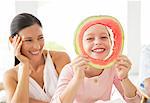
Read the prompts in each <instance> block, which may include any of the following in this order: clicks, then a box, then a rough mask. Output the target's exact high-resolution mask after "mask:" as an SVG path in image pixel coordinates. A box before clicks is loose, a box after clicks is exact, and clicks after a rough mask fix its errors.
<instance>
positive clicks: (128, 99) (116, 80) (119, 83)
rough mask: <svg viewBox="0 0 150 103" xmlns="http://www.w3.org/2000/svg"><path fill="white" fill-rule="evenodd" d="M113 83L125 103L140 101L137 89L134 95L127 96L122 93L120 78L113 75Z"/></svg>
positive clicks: (137, 102)
mask: <svg viewBox="0 0 150 103" xmlns="http://www.w3.org/2000/svg"><path fill="white" fill-rule="evenodd" d="M114 85H115V87H116V88H117V89H118V91H119V92H120V94H121V95H122V97H123V98H124V100H125V101H126V102H127V103H140V101H141V98H142V97H141V94H140V92H139V91H137V92H136V96H135V97H133V98H128V97H126V96H125V95H124V94H123V88H122V86H121V82H120V80H119V79H118V78H117V76H115V77H114Z"/></svg>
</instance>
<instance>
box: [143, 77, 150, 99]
mask: <svg viewBox="0 0 150 103" xmlns="http://www.w3.org/2000/svg"><path fill="white" fill-rule="evenodd" d="M144 87H145V91H146V94H147V95H148V97H149V98H150V78H147V79H145V80H144Z"/></svg>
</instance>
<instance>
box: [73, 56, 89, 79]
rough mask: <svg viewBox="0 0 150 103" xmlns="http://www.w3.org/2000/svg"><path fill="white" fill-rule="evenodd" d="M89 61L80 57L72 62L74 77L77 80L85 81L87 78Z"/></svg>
mask: <svg viewBox="0 0 150 103" xmlns="http://www.w3.org/2000/svg"><path fill="white" fill-rule="evenodd" d="M88 62H89V61H88V60H87V59H86V58H85V57H83V56H78V57H77V58H75V59H74V60H73V61H72V62H71V66H72V68H73V71H74V76H75V77H76V78H77V79H81V80H83V79H84V77H85V70H86V69H87V68H88Z"/></svg>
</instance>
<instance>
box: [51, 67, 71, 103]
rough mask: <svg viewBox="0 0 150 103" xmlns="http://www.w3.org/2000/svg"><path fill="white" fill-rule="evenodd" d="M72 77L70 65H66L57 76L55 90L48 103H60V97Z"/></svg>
mask: <svg viewBox="0 0 150 103" xmlns="http://www.w3.org/2000/svg"><path fill="white" fill-rule="evenodd" d="M72 77H73V71H72V68H71V67H70V65H69V64H68V65H66V66H65V67H64V68H63V69H62V71H61V74H60V76H59V80H58V84H57V89H56V91H55V94H54V96H53V97H52V99H51V102H50V103H61V99H60V95H61V93H62V92H63V91H64V89H65V88H66V86H67V85H68V83H69V82H70V80H71V79H72Z"/></svg>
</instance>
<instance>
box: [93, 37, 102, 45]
mask: <svg viewBox="0 0 150 103" xmlns="http://www.w3.org/2000/svg"><path fill="white" fill-rule="evenodd" d="M94 43H95V45H100V44H101V43H102V41H101V40H100V39H99V38H96V39H95V40H94Z"/></svg>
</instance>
